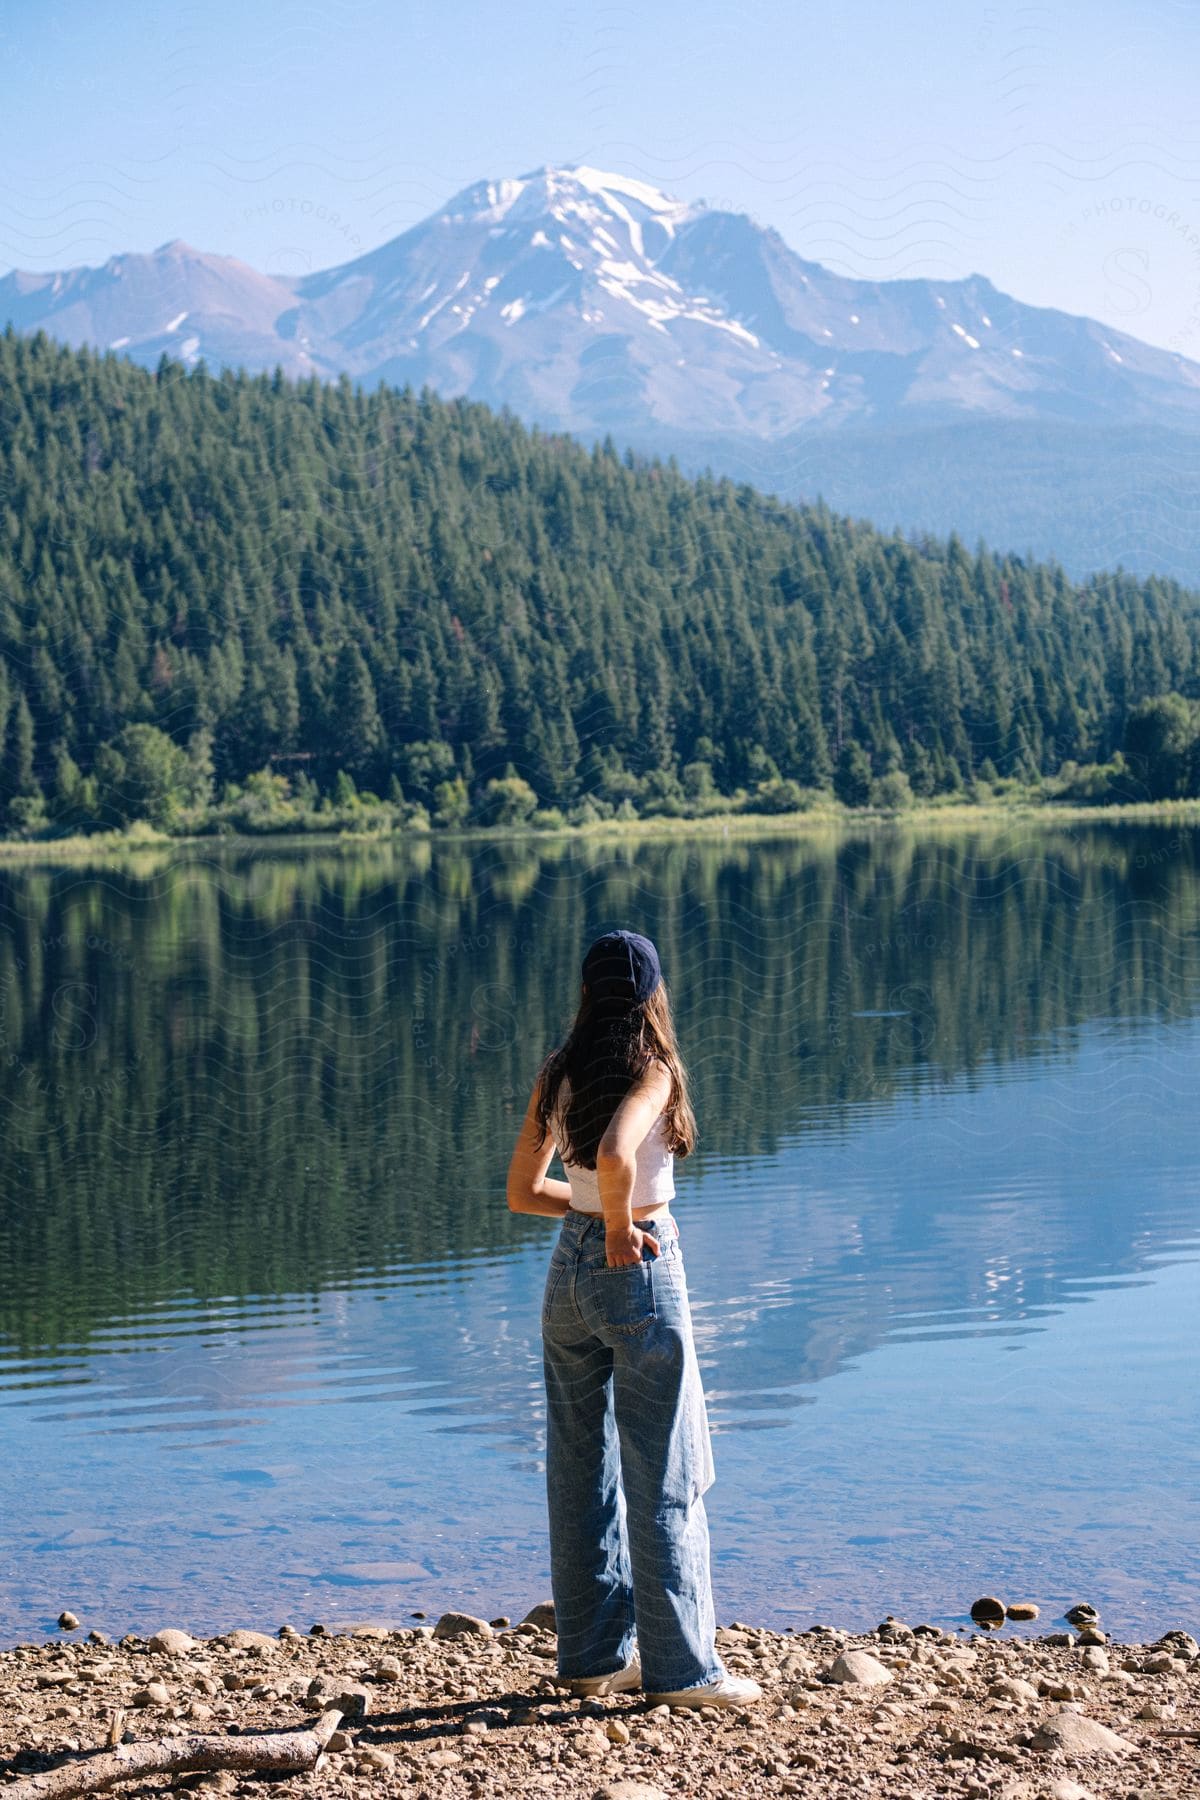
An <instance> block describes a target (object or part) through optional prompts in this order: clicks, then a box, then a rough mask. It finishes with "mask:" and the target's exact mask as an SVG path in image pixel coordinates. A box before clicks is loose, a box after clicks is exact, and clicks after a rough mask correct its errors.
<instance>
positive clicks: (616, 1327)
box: [508, 931, 761, 1706]
mask: <svg viewBox="0 0 1200 1800" xmlns="http://www.w3.org/2000/svg"><path fill="white" fill-rule="evenodd" d="M695 1129H696V1128H695V1120H694V1118H693V1116H692V1110H691V1106H690V1105H689V1102H688V1096H687V1084H686V1078H685V1075H684V1070H683V1066H682V1063H681V1062H680V1058H679V1052H678V1049H677V1048H676V1044H675V1032H674V1028H673V1025H672V1022H671V1010H670V1005H669V1003H668V999H667V990H666V987H665V985H664V983H663V979H662V970H661V968H660V966H659V960H658V953H657V951H656V950H655V948H654V945H653V944H652V943H651V942H650V940H649V938H646V937H642V936H641V935H640V934H639V933H638V932H634V931H610V932H606V933H605V934H604V936H603V937H599V938H597V939H596V941H595V943H594V944H592V946H591V948H590V949H589V950H588V953H587V955H586V956H585V957H584V960H583V986H582V994H581V999H580V1005H579V1012H578V1014H577V1016H576V1019H575V1023H574V1025H573V1026H572V1028H571V1031H570V1034H569V1036H568V1037H567V1039H566V1042H565V1043H564V1044H562V1045H561V1046H560V1047H559V1048H558V1049H557V1050H555V1051H553V1052H552V1053H551V1054H550V1056H548V1057H547V1059H546V1061H545V1062H544V1063H543V1065H542V1068H541V1070H540V1071H539V1074H538V1078H537V1081H536V1082H535V1084H534V1088H533V1093H532V1094H531V1095H530V1099H529V1106H528V1108H527V1110H526V1113H525V1120H524V1123H523V1124H522V1126H521V1131H520V1135H519V1136H518V1138H517V1143H516V1148H515V1149H514V1151H513V1156H512V1162H511V1165H510V1167H509V1171H508V1204H509V1206H510V1207H511V1208H512V1210H513V1212H520V1213H539V1214H542V1215H543V1216H545V1217H549V1218H556V1219H561V1220H562V1230H561V1232H560V1234H559V1238H558V1242H557V1244H556V1246H555V1249H554V1254H553V1256H552V1258H551V1261H550V1268H549V1272H548V1274H547V1278H546V1289H545V1296H544V1299H543V1302H542V1348H543V1363H544V1368H545V1377H546V1489H547V1497H548V1500H549V1512H550V1572H551V1588H552V1590H553V1595H554V1613H555V1623H556V1625H557V1629H558V1674H559V1679H560V1680H561V1681H563V1682H565V1683H566V1684H567V1685H568V1686H569V1687H570V1688H571V1689H572V1691H573V1692H574V1693H576V1694H606V1693H622V1692H625V1691H627V1690H628V1689H631V1688H636V1687H640V1686H644V1687H645V1689H646V1691H647V1693H648V1695H649V1696H650V1698H651V1699H653V1700H655V1701H665V1702H667V1704H668V1705H673V1706H745V1705H747V1704H748V1703H749V1702H751V1701H753V1700H757V1699H759V1698H760V1696H761V1689H760V1688H759V1687H758V1685H757V1683H755V1682H753V1681H743V1680H741V1679H739V1678H737V1677H734V1676H732V1675H729V1674H728V1673H727V1672H726V1670H725V1668H724V1666H723V1665H722V1663H721V1660H720V1658H719V1657H718V1655H717V1652H716V1642H715V1629H716V1628H715V1623H714V1618H713V1602H712V1589H711V1586H710V1581H709V1564H708V1522H707V1519H706V1517H705V1512H704V1502H703V1500H702V1498H701V1495H702V1494H703V1493H704V1492H705V1490H706V1489H707V1488H708V1487H710V1486H711V1484H712V1480H713V1466H712V1450H711V1446H710V1443H709V1432H708V1417H707V1414H706V1411H705V1405H704V1392H703V1389H702V1387H701V1384H700V1370H699V1366H698V1364H697V1362H696V1350H695V1345H694V1343H693V1340H692V1325H691V1316H690V1313H689V1310H688V1296H687V1284H686V1282H685V1279H684V1272H683V1259H682V1257H681V1256H680V1252H679V1232H678V1229H677V1227H676V1225H675V1221H674V1219H673V1218H672V1216H671V1212H670V1204H669V1203H670V1200H671V1198H672V1196H673V1195H674V1192H675V1183H674V1174H673V1170H674V1157H675V1155H676V1154H678V1155H680V1156H686V1155H687V1154H688V1152H689V1151H690V1150H691V1148H692V1145H693V1143H694V1141H695ZM556 1149H557V1150H558V1152H559V1154H560V1156H561V1157H562V1161H563V1166H564V1168H565V1169H566V1170H567V1173H568V1176H569V1180H568V1181H555V1180H553V1179H551V1178H549V1177H548V1176H547V1174H546V1171H547V1169H548V1168H549V1166H550V1159H551V1157H552V1156H553V1154H554V1152H555V1150H556Z"/></svg>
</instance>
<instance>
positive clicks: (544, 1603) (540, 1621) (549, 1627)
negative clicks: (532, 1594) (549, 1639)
mask: <svg viewBox="0 0 1200 1800" xmlns="http://www.w3.org/2000/svg"><path fill="white" fill-rule="evenodd" d="M521 1623H522V1625H540V1627H541V1628H542V1630H543V1631H554V1630H555V1629H556V1627H555V1623H554V1602H553V1600H539V1601H538V1603H537V1605H536V1606H531V1607H530V1609H529V1611H528V1612H527V1613H526V1614H525V1617H524V1618H523V1619H522V1620H521Z"/></svg>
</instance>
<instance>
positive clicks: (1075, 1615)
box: [1063, 1600, 1100, 1625]
mask: <svg viewBox="0 0 1200 1800" xmlns="http://www.w3.org/2000/svg"><path fill="white" fill-rule="evenodd" d="M1063 1618H1064V1619H1066V1620H1067V1621H1068V1623H1069V1624H1071V1625H1096V1624H1098V1623H1099V1621H1100V1614H1099V1613H1098V1612H1097V1611H1096V1609H1095V1607H1094V1606H1091V1605H1089V1603H1088V1602H1087V1601H1086V1600H1081V1601H1080V1602H1079V1604H1078V1606H1069V1607H1068V1608H1067V1610H1066V1612H1065V1613H1064V1614H1063Z"/></svg>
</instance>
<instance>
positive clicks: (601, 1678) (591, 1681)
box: [564, 1656, 642, 1700]
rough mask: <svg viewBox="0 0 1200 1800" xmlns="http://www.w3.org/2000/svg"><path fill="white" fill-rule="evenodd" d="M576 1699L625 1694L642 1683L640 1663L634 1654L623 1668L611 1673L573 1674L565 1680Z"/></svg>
mask: <svg viewBox="0 0 1200 1800" xmlns="http://www.w3.org/2000/svg"><path fill="white" fill-rule="evenodd" d="M564 1685H565V1686H566V1687H569V1688H570V1690H571V1692H572V1693H573V1694H574V1695H575V1697H576V1699H577V1700H588V1699H602V1698H603V1696H604V1695H605V1694H627V1693H628V1692H629V1690H630V1688H639V1687H641V1685H642V1665H641V1663H640V1662H639V1660H638V1658H637V1657H636V1656H635V1657H634V1659H633V1661H632V1662H631V1663H626V1665H625V1667H624V1668H623V1669H614V1670H613V1672H612V1674H611V1675H575V1676H572V1678H571V1679H570V1680H569V1681H567V1682H565V1683H564Z"/></svg>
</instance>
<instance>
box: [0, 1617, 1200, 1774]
mask: <svg viewBox="0 0 1200 1800" xmlns="http://www.w3.org/2000/svg"><path fill="white" fill-rule="evenodd" d="M548 1618H552V1615H550V1614H549V1609H548V1608H535V1609H534V1612H533V1613H532V1614H531V1615H530V1617H529V1619H528V1620H527V1621H525V1622H522V1623H520V1624H518V1625H515V1626H512V1625H510V1624H509V1622H508V1621H507V1620H496V1621H493V1622H492V1623H491V1624H488V1623H487V1622H485V1621H483V1620H471V1619H468V1618H465V1617H464V1616H463V1615H460V1614H446V1615H445V1616H444V1617H443V1618H442V1619H440V1620H439V1621H438V1622H437V1624H436V1626H435V1625H434V1624H432V1623H426V1624H421V1625H417V1626H412V1627H408V1628H405V1629H401V1630H388V1629H385V1628H383V1627H381V1626H358V1627H355V1628H354V1629H352V1630H350V1631H341V1632H337V1633H325V1632H322V1631H321V1628H320V1627H316V1628H314V1630H313V1631H311V1632H305V1633H303V1634H301V1633H298V1632H296V1631H294V1630H292V1629H291V1628H290V1627H288V1626H284V1627H283V1628H282V1631H281V1632H280V1633H279V1634H278V1635H268V1634H265V1633H259V1632H249V1631H235V1632H229V1633H226V1634H225V1635H224V1636H222V1637H217V1638H211V1639H201V1640H192V1639H191V1638H189V1637H188V1636H187V1635H186V1633H182V1632H179V1631H171V1630H168V1631H166V1632H165V1633H163V1634H160V1635H158V1636H155V1637H152V1638H150V1639H148V1640H147V1639H145V1638H136V1637H126V1638H123V1639H122V1640H121V1641H120V1643H118V1644H110V1643H107V1642H105V1641H104V1640H103V1639H102V1638H101V1637H100V1634H99V1633H92V1634H90V1639H89V1641H83V1642H80V1641H69V1642H65V1641H54V1642H50V1643H45V1644H36V1645H19V1646H17V1647H16V1648H14V1649H11V1650H7V1651H3V1652H0V1721H2V1727H3V1729H2V1732H0V1791H2V1790H3V1788H4V1787H5V1786H7V1785H8V1784H9V1783H10V1782H12V1781H13V1780H15V1779H20V1778H22V1777H29V1776H31V1775H35V1774H37V1773H39V1772H40V1771H42V1770H46V1769H50V1768H54V1767H56V1766H58V1765H59V1764H61V1763H62V1762H64V1761H70V1760H72V1759H74V1758H76V1757H81V1756H82V1757H86V1756H87V1755H88V1753H89V1752H92V1751H94V1750H96V1749H98V1748H100V1747H102V1746H106V1745H107V1743H108V1741H109V1731H110V1728H111V1727H112V1724H113V1719H114V1715H115V1713H116V1712H117V1710H118V1709H122V1710H123V1712H124V1722H123V1727H122V1725H121V1724H120V1722H118V1725H117V1730H118V1731H121V1730H122V1729H123V1735H124V1741H126V1742H131V1741H133V1740H135V1739H136V1740H140V1739H145V1738H156V1737H161V1736H176V1737H184V1736H189V1735H191V1734H193V1733H205V1734H217V1735H222V1736H223V1735H225V1734H228V1733H237V1732H247V1731H258V1730H272V1729H288V1730H295V1729H297V1728H302V1727H304V1726H305V1725H311V1724H313V1723H315V1721H316V1717H317V1714H318V1713H319V1711H320V1709H321V1706H322V1703H323V1702H322V1695H324V1696H325V1697H326V1699H328V1698H329V1697H330V1696H332V1695H334V1694H337V1693H339V1692H341V1691H342V1690H343V1689H345V1688H346V1687H347V1686H350V1685H357V1686H359V1687H362V1688H364V1689H365V1690H366V1695H367V1712H366V1715H365V1716H364V1717H363V1718H360V1719H356V1720H354V1721H352V1722H348V1723H347V1726H346V1729H345V1731H344V1732H340V1733H338V1734H337V1735H336V1736H335V1738H334V1740H333V1742H332V1745H331V1747H330V1749H329V1751H328V1752H327V1753H326V1754H325V1756H324V1758H323V1759H322V1761H321V1763H320V1765H319V1767H318V1768H317V1769H315V1770H314V1771H312V1772H309V1773H306V1774H303V1775H291V1776H280V1775H255V1774H251V1773H236V1774H235V1773H232V1772H230V1771H221V1772H217V1773H210V1774H206V1775H196V1774H192V1775H180V1776H176V1777H174V1780H173V1782H172V1778H171V1777H169V1776H155V1777H153V1778H148V1779H143V1780H141V1781H140V1782H127V1783H123V1784H122V1785H121V1786H120V1787H119V1788H116V1789H113V1790H111V1791H112V1792H113V1793H115V1794H117V1795H118V1796H121V1795H123V1796H126V1797H128V1800H134V1797H135V1796H139V1795H143V1796H144V1795H149V1794H151V1793H153V1792H154V1791H155V1790H156V1789H158V1790H161V1789H163V1788H166V1787H169V1786H171V1785H174V1786H175V1787H177V1788H188V1789H199V1790H200V1791H201V1792H202V1793H210V1792H211V1793H216V1794H233V1793H240V1794H242V1795H246V1796H250V1795H254V1796H257V1800H264V1796H265V1794H266V1793H267V1792H268V1790H277V1791H278V1800H293V1795H294V1796H295V1797H296V1800H300V1796H310V1795H313V1794H351V1793H354V1794H363V1793H365V1792H368V1791H369V1792H370V1793H372V1794H373V1795H377V1796H379V1800H383V1797H384V1796H386V1795H391V1794H397V1795H404V1796H406V1797H408V1796H412V1797H414V1800H416V1797H418V1796H427V1797H429V1800H433V1797H434V1796H437V1800H443V1797H444V1800H456V1797H457V1796H468V1795H472V1796H476V1795H490V1794H518V1795H525V1794H538V1795H540V1794H547V1795H569V1796H572V1797H575V1796H581V1797H583V1800H593V1797H597V1800H654V1797H655V1796H657V1795H676V1794H679V1795H697V1796H699V1795H703V1796H705V1797H706V1800H708V1797H712V1800H721V1797H722V1796H725V1795H739V1796H740V1795H758V1794H763V1795H774V1794H805V1795H811V1796H814V1797H816V1796H819V1797H821V1800H826V1797H833V1796H837V1797H838V1800H841V1797H843V1796H854V1797H855V1800H858V1797H860V1796H863V1795H867V1796H879V1797H880V1800H884V1797H886V1800H907V1797H909V1796H913V1797H915V1796H921V1797H925V1796H933V1795H939V1796H940V1795H954V1796H959V1795H961V1796H964V1797H965V1796H984V1795H988V1796H994V1797H995V1800H1089V1797H1090V1800H1109V1797H1110V1796H1111V1797H1112V1800H1200V1742H1196V1741H1189V1740H1188V1739H1187V1738H1183V1737H1175V1738H1173V1737H1171V1736H1169V1735H1167V1734H1168V1733H1169V1732H1171V1731H1185V1730H1190V1731H1192V1732H1196V1733H1197V1734H1200V1652H1198V1649H1197V1645H1196V1642H1195V1640H1194V1639H1193V1638H1191V1637H1190V1636H1188V1634H1187V1633H1185V1632H1182V1631H1180V1632H1175V1633H1168V1634H1167V1636H1166V1638H1165V1639H1161V1640H1160V1641H1159V1642H1158V1643H1157V1644H1154V1645H1146V1644H1118V1643H1113V1642H1111V1641H1104V1640H1103V1638H1102V1634H1101V1633H1100V1632H1099V1631H1098V1630H1097V1631H1094V1632H1091V1633H1088V1632H1086V1631H1085V1632H1084V1633H1082V1634H1081V1636H1077V1635H1076V1634H1074V1633H1072V1634H1065V1633H1063V1634H1058V1637H1057V1640H1056V1639H1055V1635H1054V1634H1049V1635H1048V1636H1045V1637H1040V1638H1039V1637H1026V1638H1012V1637H1009V1638H1006V1637H1005V1636H1004V1634H1003V1631H1001V1632H999V1633H997V1634H985V1633H982V1632H981V1633H978V1634H974V1635H972V1636H971V1637H969V1638H964V1637H956V1636H953V1635H951V1634H949V1633H944V1632H941V1631H938V1630H937V1629H936V1628H935V1627H933V1626H925V1625H918V1626H917V1627H916V1628H915V1632H914V1630H912V1629H910V1628H909V1627H908V1626H907V1625H905V1624H902V1623H900V1622H898V1621H887V1622H885V1623H884V1624H883V1625H882V1626H880V1627H879V1628H878V1630H876V1631H874V1632H870V1633H867V1634H865V1635H862V1634H858V1635H855V1634H852V1633H849V1632H844V1631H838V1630H835V1629H833V1628H831V1627H828V1626H816V1627H813V1628H812V1629H811V1630H809V1631H806V1632H801V1633H796V1634H794V1635H793V1634H791V1633H786V1634H783V1635H780V1634H777V1633H775V1632H770V1631H762V1630H757V1629H755V1628H753V1627H751V1626H747V1625H733V1626H730V1627H728V1628H723V1629H722V1630H721V1631H720V1632H719V1633H718V1647H719V1649H720V1652H721V1655H722V1657H723V1659H724V1661H725V1663H726V1665H727V1666H728V1668H729V1669H730V1671H731V1672H732V1673H741V1674H749V1675H753V1676H754V1677H755V1679H756V1680H757V1681H758V1682H759V1683H760V1684H761V1685H762V1687H763V1689H764V1698H763V1700H762V1701H761V1702H760V1703H759V1704H758V1705H756V1706H754V1707H753V1708H748V1709H746V1710H739V1711H735V1712H728V1711H721V1712H718V1711H717V1710H715V1709H713V1708H708V1709H705V1710H703V1711H692V1710H682V1709H677V1710H674V1711H670V1710H668V1709H667V1708H666V1707H652V1706H650V1705H649V1703H648V1702H647V1701H645V1700H644V1699H643V1698H642V1697H641V1696H640V1695H638V1694H632V1695H628V1694H625V1695H619V1696H616V1697H614V1698H611V1699H605V1700H575V1699H572V1698H571V1697H570V1696H569V1695H568V1694H567V1693H566V1690H565V1689H562V1688H560V1687H559V1686H558V1684H557V1683H556V1681H555V1679H554V1675H555V1663H554V1652H555V1642H554V1634H553V1629H552V1626H551V1625H549V1624H548V1623H547V1619H548ZM1081 1637H1082V1641H1081ZM1089 1638H1090V1639H1091V1640H1092V1641H1090V1642H1089V1641H1088V1640H1089ZM97 1639H99V1641H93V1640H97ZM847 1677H848V1679H847ZM1106 1733H1107V1734H1114V1735H1111V1736H1109V1735H1106Z"/></svg>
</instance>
